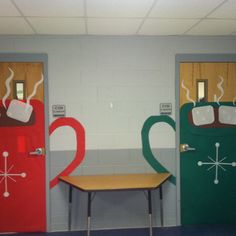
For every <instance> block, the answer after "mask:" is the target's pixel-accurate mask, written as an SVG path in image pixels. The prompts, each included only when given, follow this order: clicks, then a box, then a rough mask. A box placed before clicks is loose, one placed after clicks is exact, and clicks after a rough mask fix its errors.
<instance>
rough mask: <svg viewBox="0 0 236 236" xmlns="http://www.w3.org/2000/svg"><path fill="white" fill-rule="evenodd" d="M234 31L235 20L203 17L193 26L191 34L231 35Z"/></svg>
mask: <svg viewBox="0 0 236 236" xmlns="http://www.w3.org/2000/svg"><path fill="white" fill-rule="evenodd" d="M235 31H236V20H216V19H214V20H213V19H205V20H203V21H201V22H200V23H199V24H198V25H196V26H195V27H193V28H192V29H191V30H190V31H189V32H188V33H187V34H188V35H189V34H191V35H231V34H232V33H233V32H235Z"/></svg>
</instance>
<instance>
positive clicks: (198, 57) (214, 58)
mask: <svg viewBox="0 0 236 236" xmlns="http://www.w3.org/2000/svg"><path fill="white" fill-rule="evenodd" d="M183 62H190V63H191V62H192V63H193V62H196V63H198V62H236V54H176V55H175V101H176V103H175V114H176V120H175V122H176V137H175V138H176V158H177V162H176V186H177V199H176V202H177V216H176V218H177V221H176V222H177V225H181V207H180V206H181V196H180V192H181V183H180V174H181V173H180V152H179V145H180V123H179V121H180V117H179V116H180V112H179V109H180V106H179V102H180V93H179V90H180V84H179V83H180V64H181V63H183Z"/></svg>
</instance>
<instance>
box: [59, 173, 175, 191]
mask: <svg viewBox="0 0 236 236" xmlns="http://www.w3.org/2000/svg"><path fill="white" fill-rule="evenodd" d="M170 176H171V174H170V173H156V174H122V175H77V176H61V177H59V179H60V181H63V182H65V183H67V184H69V185H71V186H73V187H75V188H78V189H80V190H82V191H86V192H92V191H111V190H142V189H145V190H147V189H155V188H158V187H160V186H161V185H162V184H163V183H164V182H165V181H166V180H167V179H168V178H169V177H170Z"/></svg>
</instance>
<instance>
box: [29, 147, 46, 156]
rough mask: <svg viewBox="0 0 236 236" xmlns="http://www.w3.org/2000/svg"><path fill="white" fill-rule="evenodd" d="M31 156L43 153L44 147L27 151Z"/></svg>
mask: <svg viewBox="0 0 236 236" xmlns="http://www.w3.org/2000/svg"><path fill="white" fill-rule="evenodd" d="M29 154H30V155H32V156H41V155H44V154H45V149H44V148H36V149H35V151H32V152H30V153H29Z"/></svg>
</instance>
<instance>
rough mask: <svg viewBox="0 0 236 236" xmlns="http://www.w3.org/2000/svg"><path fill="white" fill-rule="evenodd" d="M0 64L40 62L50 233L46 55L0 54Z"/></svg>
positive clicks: (47, 225) (47, 212) (47, 208)
mask: <svg viewBox="0 0 236 236" xmlns="http://www.w3.org/2000/svg"><path fill="white" fill-rule="evenodd" d="M0 62H41V63H43V69H44V113H45V130H44V133H45V148H46V154H45V173H46V178H45V179H46V183H45V187H46V229H47V231H50V225H51V224H50V202H49V201H50V188H49V182H50V175H49V167H50V166H49V153H50V152H49V96H48V95H49V93H48V55H47V54H44V53H33V54H31V53H0Z"/></svg>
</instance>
